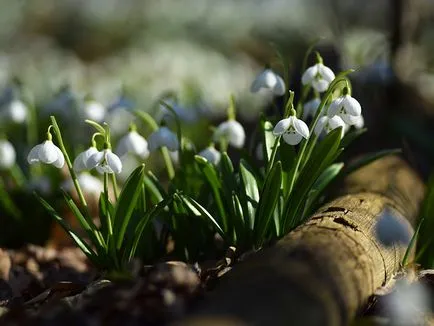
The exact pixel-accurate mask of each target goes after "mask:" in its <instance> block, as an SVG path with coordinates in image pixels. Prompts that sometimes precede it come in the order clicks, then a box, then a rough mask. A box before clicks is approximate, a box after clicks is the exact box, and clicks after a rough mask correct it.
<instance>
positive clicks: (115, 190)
mask: <svg viewBox="0 0 434 326" xmlns="http://www.w3.org/2000/svg"><path fill="white" fill-rule="evenodd" d="M110 176H111V179H112V184H113V193H114V195H115V199H116V201H117V200H118V198H119V190H118V184H117V182H116V176H115V174H114V173H110Z"/></svg>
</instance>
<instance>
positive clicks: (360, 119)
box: [354, 115, 365, 129]
mask: <svg viewBox="0 0 434 326" xmlns="http://www.w3.org/2000/svg"><path fill="white" fill-rule="evenodd" d="M364 126H365V119H364V118H363V115H359V116H357V118H356V122H355V123H354V127H355V128H356V129H362V128H363V127H364Z"/></svg>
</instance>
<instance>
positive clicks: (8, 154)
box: [0, 139, 17, 170]
mask: <svg viewBox="0 0 434 326" xmlns="http://www.w3.org/2000/svg"><path fill="white" fill-rule="evenodd" d="M16 156H17V155H16V152H15V149H14V146H12V144H11V143H10V142H8V141H7V140H1V139H0V170H2V169H9V168H11V167H12V166H13V165H14V164H15V160H16Z"/></svg>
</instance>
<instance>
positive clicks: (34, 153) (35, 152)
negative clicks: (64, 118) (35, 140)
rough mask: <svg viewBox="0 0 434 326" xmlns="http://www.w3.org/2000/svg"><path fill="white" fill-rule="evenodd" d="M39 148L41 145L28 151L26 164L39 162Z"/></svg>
mask: <svg viewBox="0 0 434 326" xmlns="http://www.w3.org/2000/svg"><path fill="white" fill-rule="evenodd" d="M41 148H42V144H38V145H36V146H35V147H33V148H32V149H31V150H30V152H29V154H28V155H27V162H28V163H29V164H33V163H37V162H39V151H40V150H41Z"/></svg>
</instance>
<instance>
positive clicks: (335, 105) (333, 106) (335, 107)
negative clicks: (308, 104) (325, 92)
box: [327, 97, 342, 118]
mask: <svg viewBox="0 0 434 326" xmlns="http://www.w3.org/2000/svg"><path fill="white" fill-rule="evenodd" d="M341 107H342V98H341V97H338V98H337V99H335V100H333V101H332V102H331V103H330V105H329V108H328V110H327V116H328V117H329V118H332V117H334V116H335V115H336V114H338V112H339V110H340V109H341Z"/></svg>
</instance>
